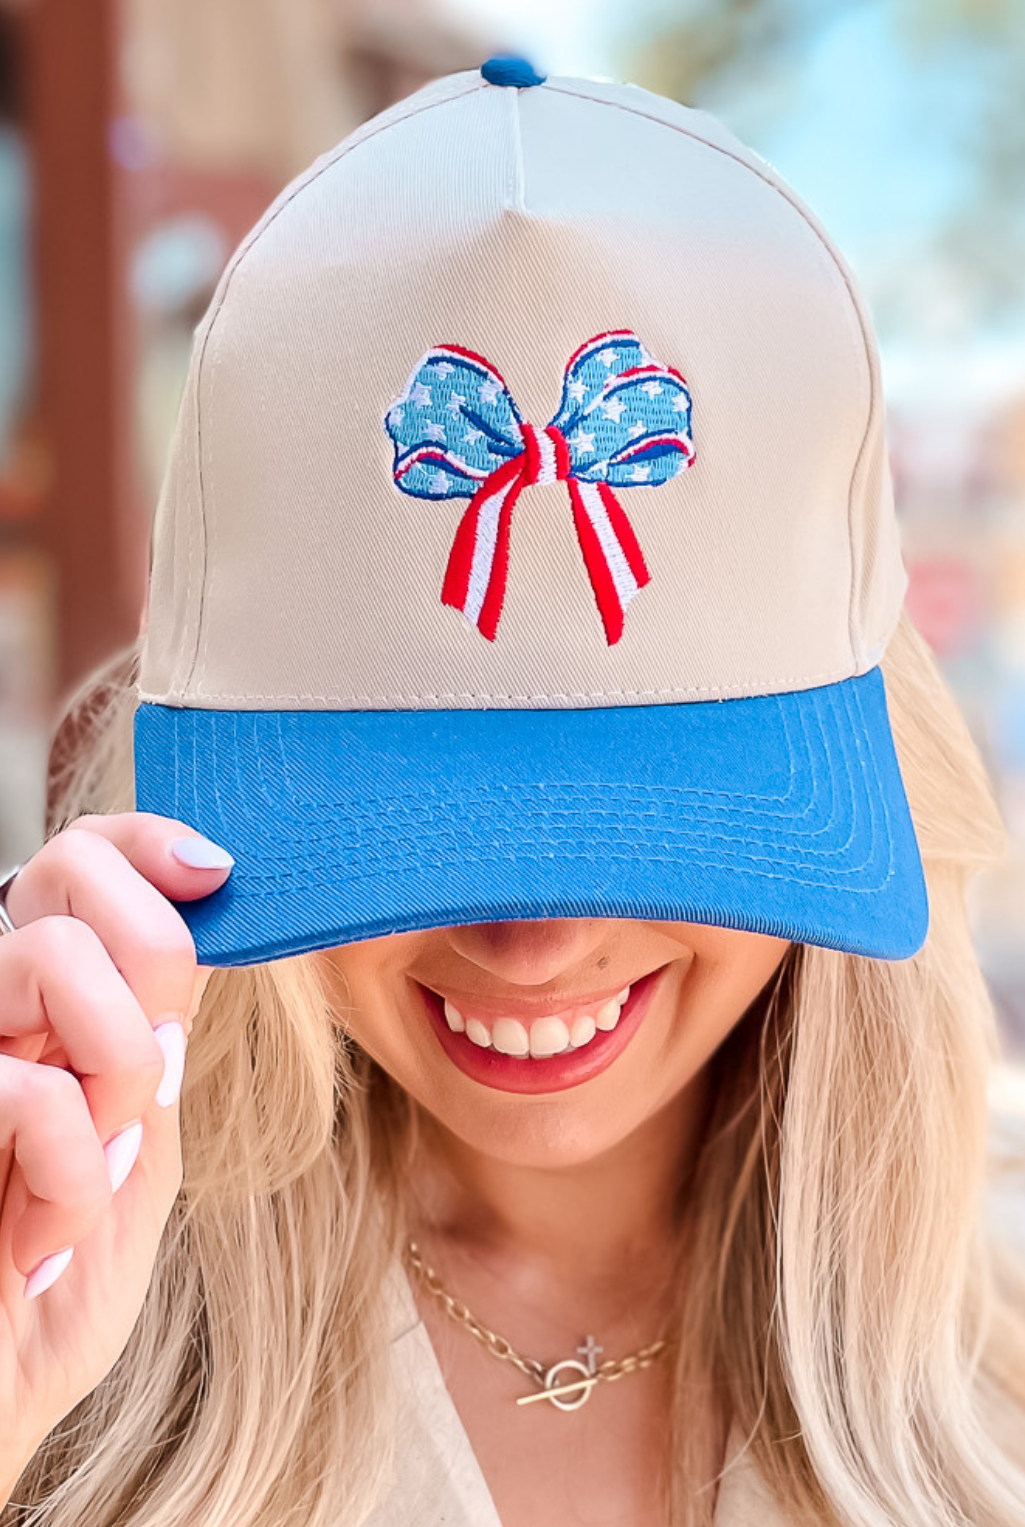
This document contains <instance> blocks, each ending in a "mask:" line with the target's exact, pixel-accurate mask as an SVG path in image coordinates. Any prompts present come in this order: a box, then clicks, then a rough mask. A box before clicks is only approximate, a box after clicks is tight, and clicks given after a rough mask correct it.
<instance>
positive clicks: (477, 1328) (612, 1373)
mask: <svg viewBox="0 0 1025 1527" xmlns="http://www.w3.org/2000/svg"><path fill="white" fill-rule="evenodd" d="M406 1260H407V1261H408V1262H409V1263H410V1265H411V1266H412V1267H413V1268H414V1269H415V1270H416V1272H417V1273H419V1275H420V1277H421V1278H422V1279H423V1281H424V1283H425V1284H426V1285H427V1287H428V1288H429V1289H430V1291H431V1293H432V1294H434V1295H435V1297H436V1298H438V1299H440V1300H441V1302H442V1304H444V1306H445V1308H446V1310H447V1311H448V1313H449V1314H450V1315H451V1316H452V1319H453V1320H457V1321H458V1322H459V1324H460V1325H464V1326H466V1328H467V1330H469V1331H470V1332H471V1334H472V1335H474V1336H475V1337H476V1338H477V1340H478V1341H479V1342H480V1343H481V1345H482V1346H483V1347H486V1348H487V1350H488V1351H489V1352H490V1353H491V1354H492V1355H493V1356H494V1357H497V1358H500V1359H501V1360H502V1361H503V1362H508V1363H513V1364H515V1366H516V1367H517V1368H519V1370H520V1372H521V1373H525V1374H526V1375H527V1377H528V1378H531V1379H533V1380H534V1382H535V1383H536V1384H538V1385H540V1388H538V1389H537V1390H535V1392H534V1393H533V1394H523V1395H519V1396H518V1397H517V1399H516V1404H517V1405H533V1404H534V1403H535V1402H536V1401H537V1400H547V1401H548V1402H549V1403H550V1404H552V1405H554V1406H555V1407H556V1409H557V1410H579V1409H580V1407H581V1405H586V1404H587V1401H588V1400H589V1399H590V1398H591V1394H592V1392H593V1390H594V1387H595V1385H596V1384H597V1383H598V1382H599V1381H600V1380H601V1379H607V1380H612V1379H619V1378H622V1377H623V1375H624V1374H625V1373H634V1372H636V1371H637V1370H638V1369H640V1368H648V1367H650V1366H651V1364H652V1363H654V1362H656V1361H657V1360H658V1359H659V1358H660V1357H661V1356H662V1354H663V1353H664V1352H666V1351H667V1350H668V1347H669V1343H668V1341H667V1340H666V1339H665V1338H662V1339H661V1340H659V1341H656V1342H653V1343H652V1344H651V1346H650V1347H643V1348H642V1349H641V1351H640V1352H634V1353H631V1355H630V1356H629V1357H621V1358H619V1359H617V1360H612V1359H609V1360H608V1361H606V1362H604V1363H602V1364H600V1365H598V1364H597V1363H596V1361H595V1359H596V1358H597V1355H598V1353H599V1352H604V1350H605V1348H604V1347H600V1346H599V1345H598V1344H597V1342H596V1341H595V1339H594V1337H593V1336H588V1337H586V1338H585V1343H584V1345H583V1346H582V1347H577V1349H576V1350H577V1352H578V1353H579V1354H580V1356H581V1357H583V1358H585V1359H586V1362H578V1361H577V1359H576V1358H575V1357H566V1358H563V1359H562V1361H561V1362H558V1363H553V1364H552V1366H551V1367H545V1365H544V1363H541V1362H539V1361H538V1360H537V1358H534V1357H521V1356H520V1354H519V1353H518V1352H514V1351H513V1349H512V1347H511V1346H510V1345H509V1343H508V1342H507V1341H506V1339H505V1337H504V1336H498V1335H496V1334H495V1332H494V1331H489V1330H488V1328H487V1326H485V1325H481V1323H480V1321H478V1320H476V1319H475V1318H474V1316H473V1315H472V1314H471V1313H470V1311H469V1310H468V1309H467V1307H466V1305H465V1304H462V1303H461V1302H460V1301H459V1300H458V1299H454V1298H453V1297H452V1295H451V1294H450V1293H449V1292H448V1290H447V1289H446V1288H444V1287H443V1285H442V1282H441V1279H440V1278H439V1277H438V1275H437V1273H436V1272H435V1271H434V1268H433V1267H429V1266H428V1265H427V1264H426V1263H425V1262H424V1260H423V1258H422V1257H421V1255H420V1250H419V1247H418V1246H417V1244H416V1242H415V1241H407V1243H406ZM567 1371H576V1372H577V1373H578V1374H579V1375H580V1377H579V1378H577V1379H571V1380H570V1381H569V1382H568V1383H560V1382H559V1375H560V1374H562V1373H565V1372H567ZM571 1395H572V1396H574V1398H572V1399H570V1398H568V1396H571Z"/></svg>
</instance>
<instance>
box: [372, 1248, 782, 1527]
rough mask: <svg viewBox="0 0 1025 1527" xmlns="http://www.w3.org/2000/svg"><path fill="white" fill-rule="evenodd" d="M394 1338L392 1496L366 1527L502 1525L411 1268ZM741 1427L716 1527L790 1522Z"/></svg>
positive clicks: (396, 1283) (397, 1274) (729, 1454)
mask: <svg viewBox="0 0 1025 1527" xmlns="http://www.w3.org/2000/svg"><path fill="white" fill-rule="evenodd" d="M390 1297H391V1298H392V1299H393V1301H394V1308H395V1325H394V1332H395V1334H394V1337H393V1340H392V1352H393V1355H394V1363H395V1374H396V1378H397V1386H396V1387H397V1391H398V1395H399V1403H400V1405H401V1407H402V1408H401V1413H400V1418H399V1430H398V1436H397V1439H396V1449H395V1477H394V1483H393V1487H392V1491H391V1494H390V1495H389V1496H388V1498H387V1500H385V1501H384V1502H383V1503H382V1505H380V1506H379V1507H378V1508H377V1510H375V1511H374V1513H373V1514H372V1515H371V1516H370V1517H368V1518H367V1522H366V1527H502V1521H501V1518H500V1517H499V1515H498V1511H497V1509H496V1507H495V1503H494V1501H493V1499H492V1498H491V1492H490V1490H489V1489H488V1486H487V1483H486V1481H485V1479H484V1475H483V1473H482V1471H481V1468H480V1465H479V1464H478V1462H477V1458H476V1455H475V1454H474V1451H473V1448H472V1447H471V1445H470V1439H469V1437H468V1436H467V1434H466V1431H465V1428H464V1427H463V1423H462V1420H461V1419H460V1416H459V1412H458V1411H457V1410H456V1407H455V1403H454V1402H453V1400H452V1397H451V1395H450V1394H449V1392H448V1389H447V1388H446V1386H445V1380H444V1377H443V1375H442V1372H441V1367H440V1365H439V1363H438V1360H437V1356H436V1354H435V1351H434V1347H433V1346H432V1344H431V1340H430V1337H429V1335H428V1332H427V1327H426V1326H425V1325H424V1323H423V1319H422V1317H421V1315H420V1312H419V1310H418V1309H417V1306H416V1301H415V1299H414V1297H413V1291H412V1289H411V1287H410V1284H409V1279H408V1277H407V1275H406V1271H405V1268H404V1267H403V1265H402V1264H401V1262H396V1263H395V1264H394V1266H393V1269H392V1281H391V1287H390ZM741 1445H742V1439H741V1436H740V1433H739V1430H738V1429H737V1428H736V1427H734V1428H733V1429H732V1430H731V1432H730V1435H729V1440H728V1444H727V1450H726V1458H727V1464H728V1469H727V1472H726V1473H725V1474H724V1476H723V1480H722V1484H721V1485H720V1487H719V1500H718V1504H717V1507H716V1514H715V1527H788V1524H787V1521H786V1518H784V1517H783V1516H781V1515H780V1514H779V1511H778V1510H777V1508H776V1506H775V1505H774V1503H773V1501H772V1498H771V1496H770V1495H769V1493H768V1490H767V1488H766V1486H765V1485H764V1484H763V1483H762V1479H761V1476H760V1475H759V1474H758V1472H757V1471H756V1469H755V1467H754V1465H753V1464H752V1463H751V1461H750V1459H749V1457H748V1455H746V1454H744V1455H743V1456H738V1455H739V1454H740V1449H741Z"/></svg>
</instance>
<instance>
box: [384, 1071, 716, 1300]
mask: <svg viewBox="0 0 1025 1527" xmlns="http://www.w3.org/2000/svg"><path fill="white" fill-rule="evenodd" d="M707 1101H708V1098H707V1088H706V1075H705V1073H704V1072H701V1073H699V1074H698V1076H696V1077H695V1078H694V1079H693V1081H692V1082H691V1083H690V1085H689V1086H688V1087H686V1088H685V1089H684V1090H683V1092H681V1093H680V1094H678V1095H677V1096H676V1097H675V1098H673V1099H672V1100H671V1101H670V1102H669V1103H668V1104H666V1105H665V1106H664V1107H663V1108H662V1109H661V1110H660V1111H659V1112H657V1113H655V1114H653V1115H652V1116H651V1117H650V1118H648V1119H646V1120H645V1121H644V1123H643V1124H642V1125H640V1126H639V1127H638V1128H637V1129H635V1130H634V1131H633V1133H632V1134H630V1135H629V1136H627V1137H626V1138H625V1139H624V1140H622V1141H620V1142H619V1143H618V1144H617V1145H616V1146H614V1147H613V1148H612V1149H610V1150H608V1151H606V1152H604V1153H603V1154H602V1155H600V1156H597V1157H592V1158H590V1159H589V1160H586V1161H583V1162H580V1163H577V1164H574V1165H570V1166H564V1165H558V1166H552V1167H544V1166H535V1165H520V1164H517V1163H513V1162H509V1161H504V1160H502V1159H500V1158H498V1157H495V1156H491V1155H486V1154H484V1153H482V1152H481V1151H479V1150H477V1149H475V1148H473V1147H472V1146H469V1145H467V1144H466V1142H465V1141H463V1140H462V1139H460V1138H459V1136H457V1135H455V1134H454V1133H453V1132H452V1131H451V1130H449V1129H448V1128H447V1127H446V1126H445V1125H443V1124H441V1123H440V1122H439V1121H438V1120H437V1119H436V1118H435V1117H433V1116H432V1115H428V1114H425V1113H424V1114H422V1115H421V1119H422V1130H423V1135H422V1146H423V1149H422V1150H421V1151H420V1152H419V1153H418V1166H417V1168H416V1176H415V1181H414V1182H413V1184H412V1197H413V1207H412V1213H411V1219H410V1233H411V1235H412V1236H413V1237H414V1238H415V1239H417V1240H418V1241H419V1242H420V1245H421V1251H422V1254H423V1256H424V1258H425V1260H426V1261H428V1262H433V1263H434V1265H435V1267H436V1268H437V1271H438V1272H439V1275H441V1276H442V1277H443V1278H446V1277H447V1275H450V1276H451V1277H452V1278H458V1279H459V1280H460V1283H461V1286H462V1287H463V1288H468V1283H467V1279H468V1278H471V1279H476V1280H477V1281H479V1282H481V1283H492V1282H498V1283H500V1284H501V1286H502V1288H503V1289H504V1290H505V1291H506V1293H507V1294H511V1295H513V1296H514V1297H516V1296H519V1297H520V1298H522V1299H523V1300H524V1301H528V1302H532V1301H534V1300H537V1299H544V1300H547V1301H548V1303H549V1306H550V1307H551V1305H552V1304H553V1303H554V1304H556V1305H557V1304H558V1303H559V1301H560V1296H561V1297H562V1298H563V1299H564V1300H565V1303H566V1305H567V1307H571V1306H573V1305H574V1304H577V1305H579V1304H581V1303H583V1302H585V1301H586V1304H587V1305H589V1306H590V1307H591V1308H592V1309H593V1310H594V1311H595V1312H596V1313H597V1312H599V1311H604V1313H605V1316H606V1318H607V1319H608V1320H609V1321H616V1320H618V1318H619V1317H620V1316H621V1315H622V1316H623V1317H627V1316H629V1314H630V1312H631V1311H633V1312H636V1307H637V1304H638V1302H640V1303H641V1304H642V1305H643V1306H645V1307H646V1308H647V1309H648V1310H649V1311H650V1309H651V1308H652V1306H653V1305H657V1304H658V1302H659V1301H660V1300H661V1298H662V1297H663V1296H664V1295H666V1294H667V1293H668V1291H669V1290H670V1288H671V1287H672V1286H673V1283H674V1272H675V1266H676V1254H677V1243H678V1234H677V1232H678V1227H679V1220H680V1213H681V1207H682V1202H683V1198H684V1195H685V1189H686V1184H687V1182H688V1180H689V1177H690V1171H691V1166H692V1163H693V1159H694V1155H695V1152H696V1149H697V1146H698V1143H699V1135H700V1130H701V1127H702V1124H703V1121H704V1113H705V1108H706V1106H707ZM453 1292H455V1293H457V1294H458V1292H459V1289H458V1288H454V1289H453ZM644 1324H645V1325H646V1326H650V1315H649V1316H648V1318H647V1319H646V1320H645V1322H644Z"/></svg>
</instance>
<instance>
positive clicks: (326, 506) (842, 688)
mask: <svg viewBox="0 0 1025 1527" xmlns="http://www.w3.org/2000/svg"><path fill="white" fill-rule="evenodd" d="M906 587H907V575H906V571H905V568H904V564H903V561H902V556H901V547H900V539H899V531H898V525H897V521H896V517H895V511H894V503H893V492H892V486H891V478H890V472H889V466H888V461H887V453H886V445H885V438H884V402H883V398H882V393H881V384H880V372H879V361H878V355H877V348H876V342H875V338H874V335H873V331H872V325H871V320H870V317H869V314H868V312H867V309H866V305H865V302H864V300H863V298H862V296H861V294H860V293H859V290H858V287H857V285H856V283H855V280H854V278H853V276H852V273H851V271H850V269H849V268H848V266H847V264H846V263H845V261H844V259H843V257H842V256H841V254H840V253H839V251H838V249H837V248H836V246H835V244H834V243H833V241H832V240H831V238H830V236H829V234H828V233H827V232H826V230H825V229H824V228H823V226H822V225H821V223H820V222H819V221H818V219H817V218H816V216H815V215H814V213H813V212H812V211H811V210H810V209H809V208H808V207H807V206H806V205H805V203H804V202H803V201H802V200H801V199H800V197H798V196H797V195H796V194H795V192H794V191H793V190H792V189H791V188H790V187H789V186H788V185H787V184H786V183H785V182H784V181H783V179H782V178H781V177H780V175H779V174H778V173H777V172H776V170H775V169H774V168H773V167H772V165H770V164H769V163H768V162H767V161H766V160H765V159H764V158H762V157H760V156H759V155H758V154H757V153H755V152H754V151H753V150H752V149H750V148H748V147H747V146H745V145H744V144H743V143H742V142H741V141H740V140H739V139H737V138H736V137H735V136H734V135H733V134H732V133H731V132H730V131H728V130H727V128H726V127H725V126H724V125H723V124H722V123H721V122H720V121H719V120H718V119H717V118H715V117H714V116H712V115H709V114H708V113H707V112H705V111H701V110H697V109H694V108H692V107H688V106H684V105H680V104H678V103H677V102H675V101H671V100H667V99H663V98H662V97H660V96H658V95H655V94H652V93H651V92H649V91H647V90H644V89H641V88H638V87H637V86H634V85H625V84H617V83H609V82H607V81H604V80H601V81H599V80H593V79H583V78H569V77H565V78H564V77H554V76H552V77H547V78H546V77H543V76H541V75H539V74H538V73H536V71H535V70H534V69H533V68H532V67H531V66H530V65H529V64H528V63H526V62H524V61H522V60H515V59H508V58H498V59H492V60H489V61H488V62H487V63H486V64H485V65H484V66H483V67H482V68H481V69H480V70H467V71H463V72H460V73H456V74H452V75H449V76H446V77H444V78H441V79H437V80H435V81H433V82H432V83H430V84H428V85H426V86H425V87H424V88H422V89H420V90H418V91H417V92H416V93H415V94H413V95H411V96H409V97H408V98H407V99H406V100H404V101H402V102H400V103H399V104H397V105H395V106H393V107H391V108H390V109H388V110H387V111H384V112H382V113H381V114H380V115H378V116H376V117H374V118H373V119H372V120H371V121H369V122H366V123H365V124H364V125H363V126H361V127H360V128H359V129H358V130H357V131H356V132H354V133H352V134H351V135H350V136H349V137H348V138H346V139H345V140H344V141H343V142H342V143H340V144H338V145H337V146H336V147H335V148H332V149H331V150H330V151H329V152H327V153H325V154H324V155H322V156H321V157H320V158H319V159H318V160H317V161H316V162H315V163H314V164H313V165H312V166H311V167H310V168H309V169H308V170H307V171H306V172H305V173H304V174H302V175H300V176H299V177H298V178H297V179H296V180H295V181H293V182H292V184H291V185H289V186H288V187H287V188H286V189H285V190H284V191H283V192H282V193H281V194H280V195H279V196H278V198H277V199H276V201H275V202H274V203H273V205H272V206H271V207H270V208H269V209H268V211H267V212H266V214H265V215H264V216H263V218H262V219H261V220H260V222H259V223H258V224H257V225H256V227H255V228H254V229H253V230H252V231H251V233H250V234H249V235H248V236H247V237H246V238H245V239H244V240H243V242H242V244H241V245H240V247H239V249H238V250H237V251H236V253H235V254H234V256H233V257H232V259H231V261H230V262H229V264H228V266H227V268H226V270H225V271H224V274H223V276H222V277H221V280H220V282H219V285H218V287H217V290H216V293H215V295H214V297H213V300H212V302H211V305H210V308H209V310H208V312H207V313H206V315H205V317H204V318H203V320H202V322H201V323H200V324H199V326H198V328H197V330H196V334H195V341H194V346H193V352H192V359H191V364H190V368H189V372H188V377H187V381H186V385H185V390H184V394H183V399H182V404H181V409H180V414H179V418H178V423H177V428H176V433H175V437H174V440H173V444H172V449H171V455H170V461H169V465H168V470H167V474H166V478H165V482H164V488H163V491H162V494H161V496H160V500H159V503H158V506H157V510H156V515H155V521H154V529H153V541H152V563H151V569H150V587H149V594H148V607H147V613H146V616H145V617H144V630H143V633H142V637H143V640H142V649H141V658H140V667H139V677H138V706H137V710H136V715H135V769H136V806H137V809H139V810H142V811H153V812H158V813H160V814H163V815H167V816H171V817H175V818H179V819H181V820H182V821H184V822H186V823H188V824H190V825H191V826H193V827H195V828H196V829H197V830H198V831H200V832H202V833H204V834H206V835H207V836H208V837H211V838H213V839H214V840H215V841H216V842H217V843H219V844H221V845H223V846H224V847H225V848H227V849H228V850H229V852H230V853H231V854H232V855H233V856H234V859H235V865H234V868H233V870H232V873H231V875H230V876H229V877H228V879H227V881H226V882H225V884H224V885H223V886H222V887H221V888H220V889H218V890H217V891H215V892H214V893H213V894H212V895H210V896H207V897H204V898H202V899H200V900H198V901H190V902H182V903H178V904H177V905H178V909H179V911H180V912H181V915H182V916H183V918H184V919H185V921H186V923H187V924H188V926H189V928H190V930H191V932H192V935H193V937H194V940H195V944H196V952H197V956H198V958H199V960H200V961H201V962H203V963H206V964H210V965H222V966H231V965H246V964H251V963H255V962H258V961H264V960H270V959H275V958H278V957H281V956H286V955H292V954H299V953H302V952H305V951H308V950H314V949H320V948H326V947H330V946H334V945H341V944H346V943H350V942H353V941H356V940H362V939H369V938H375V937H380V936H383V935H386V934H391V933H399V932H412V931H415V930H418V929H425V928H430V927H439V926H450V925H458V924H465V923H478V922H492V921H498V920H511V919H522V918H531V919H547V918H567V917H569V918H577V917H610V918H639V919H673V920H679V921H692V922H699V923H714V924H721V925H724V926H728V927H732V928H738V929H747V930H750V931H753V932H761V933H766V934H771V935H774V936H777V937H783V938H786V939H790V940H794V941H798V942H802V943H809V944H818V945H822V946H824V947H827V948H832V949H838V950H844V951H848V952H851V953H855V954H861V955H867V956H875V957H879V958H883V959H902V958H907V957H908V956H910V955H912V954H914V953H915V952H916V951H917V950H918V949H919V948H920V947H921V945H922V943H923V942H924V939H925V937H926V932H927V928H928V915H929V914H928V902H927V896H926V888H925V882H924V877H923V872H922V865H921V860H920V856H919V850H918V846H917V842H916V837H915V831H914V826H913V823H912V820H911V816H910V812H909V809H908V803H907V799H906V796H905V792H904V788H903V783H902V779H901V774H900V769H899V765H898V761H897V758H896V755H895V751H894V745H893V738H892V734H891V729H890V722H889V716H888V711H887V701H886V694H885V689H884V683H883V677H882V671H881V669H880V667H879V663H880V659H881V657H882V655H883V653H884V652H885V650H886V646H887V643H888V641H889V639H890V636H891V635H892V633H893V631H894V628H895V626H896V623H897V620H898V617H899V614H900V611H901V607H902V604H903V599H904V594H905V591H906Z"/></svg>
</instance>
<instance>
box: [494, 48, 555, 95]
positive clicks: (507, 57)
mask: <svg viewBox="0 0 1025 1527" xmlns="http://www.w3.org/2000/svg"><path fill="white" fill-rule="evenodd" d="M480 72H481V74H483V76H484V78H485V79H486V80H487V82H488V84H489V85H516V86H521V87H522V86H525V85H543V84H544V82H545V80H546V79H547V78H548V76H547V75H546V74H538V72H537V70H536V69H535V68H534V65H533V64H532V63H531V62H530V60H529V59H526V58H517V57H515V56H514V55H513V54H510V53H496V54H495V56H494V58H489V59H488V60H487V62H486V63H483V64H481V66H480Z"/></svg>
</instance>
